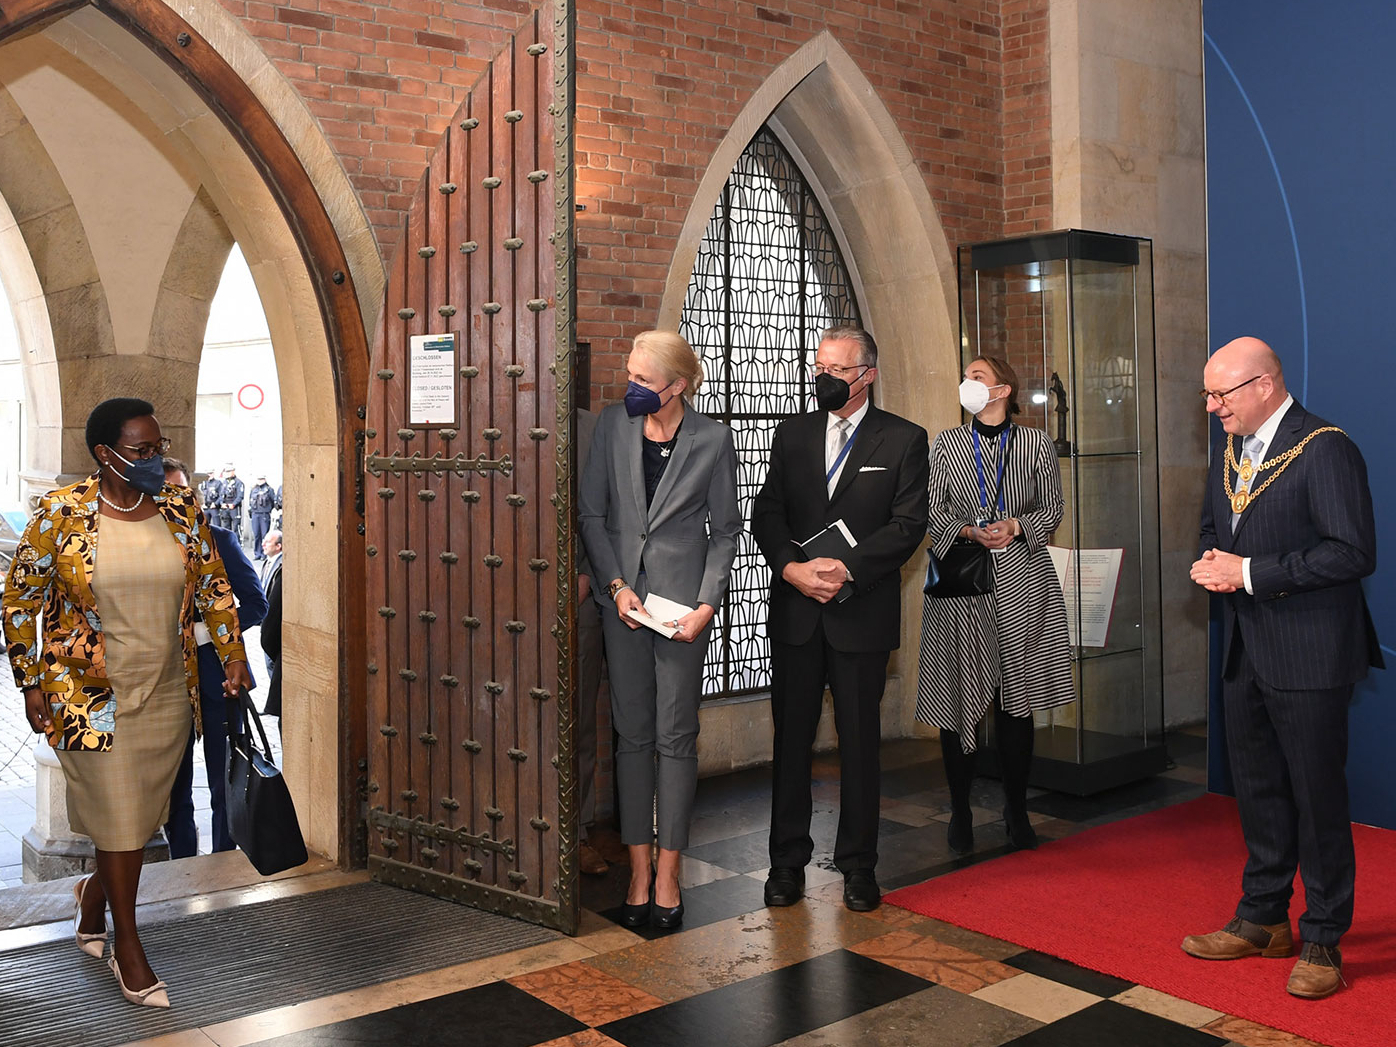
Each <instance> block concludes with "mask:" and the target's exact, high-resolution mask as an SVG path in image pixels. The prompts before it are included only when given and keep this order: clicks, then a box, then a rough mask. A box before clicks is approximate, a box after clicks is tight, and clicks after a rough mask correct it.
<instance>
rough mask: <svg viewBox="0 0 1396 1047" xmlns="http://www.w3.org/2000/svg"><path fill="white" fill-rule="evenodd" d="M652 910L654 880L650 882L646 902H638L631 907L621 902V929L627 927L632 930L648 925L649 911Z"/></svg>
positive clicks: (627, 903)
mask: <svg viewBox="0 0 1396 1047" xmlns="http://www.w3.org/2000/svg"><path fill="white" fill-rule="evenodd" d="M652 908H654V880H653V879H651V880H650V896H649V898H648V900H646V901H643V902H640V903H639V904H638V905H631V904H630V903H629V902H622V903H621V907H620V924H621V926H622V927H629V928H630V929H631V930H634V929H635V928H636V927H643V926H644V925H645V924H647V923H649V920H650V910H651V909H652Z"/></svg>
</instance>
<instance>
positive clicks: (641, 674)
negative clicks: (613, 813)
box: [579, 331, 742, 928]
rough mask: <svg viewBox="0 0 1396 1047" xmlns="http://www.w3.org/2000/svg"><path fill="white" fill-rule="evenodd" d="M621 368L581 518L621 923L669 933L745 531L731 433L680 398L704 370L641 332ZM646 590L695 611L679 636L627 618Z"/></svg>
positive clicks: (666, 340) (584, 488) (678, 903)
mask: <svg viewBox="0 0 1396 1047" xmlns="http://www.w3.org/2000/svg"><path fill="white" fill-rule="evenodd" d="M626 367H627V370H628V371H629V377H630V385H629V388H628V389H627V391H626V394H625V404H624V405H621V404H613V405H612V406H610V407H608V408H606V409H605V410H604V411H603V412H602V413H601V417H600V419H599V420H598V422H597V424H596V433H595V435H594V436H593V437H592V444H591V454H590V456H589V457H588V459H587V464H586V469H585V471H584V472H583V474H582V482H581V488H580V496H579V502H580V517H581V528H582V539H583V541H584V542H585V543H586V551H587V555H588V556H589V557H590V559H591V563H592V568H593V571H594V572H595V579H596V583H597V584H596V585H595V586H594V587H593V591H594V593H595V597H596V600H597V603H599V604H600V605H601V611H602V630H603V632H604V635H605V642H606V662H607V665H608V666H609V667H610V676H611V719H612V723H613V724H614V726H615V729H616V733H617V735H618V737H619V742H618V744H617V746H616V778H617V782H618V785H619V794H620V822H621V840H622V842H624V843H625V844H626V845H627V846H628V847H629V848H630V890H629V892H628V893H627V895H626V903H625V905H624V907H623V908H622V911H621V921H622V922H623V923H625V924H627V925H628V926H632V927H634V926H639V925H640V924H642V923H644V922H645V921H646V920H649V921H650V922H651V923H653V924H654V925H655V926H657V927H662V928H672V927H677V926H678V925H679V923H680V922H681V921H682V919H683V900H682V897H681V895H680V893H679V854H680V852H681V851H682V850H683V849H684V848H685V847H687V846H688V827H689V822H690V821H691V820H692V816H693V794H694V790H695V789H696V787H697V782H698V701H699V698H700V696H701V692H702V683H703V658H704V656H705V654H706V653H707V648H708V639H709V635H710V633H711V622H712V617H713V613H714V611H715V610H716V608H717V607H718V605H719V604H720V603H721V601H722V597H723V595H724V594H725V593H726V591H727V581H728V577H729V575H730V574H731V571H732V561H733V559H734V558H735V557H736V554H737V535H738V534H739V533H740V532H741V529H742V518H741V514H740V512H739V511H738V507H737V453H736V449H735V447H734V445H733V442H732V431H731V430H730V429H728V428H727V427H726V426H725V425H722V424H721V423H720V422H715V421H713V420H712V419H710V418H706V417H704V416H703V415H701V414H698V413H697V412H696V411H694V410H692V409H690V408H689V407H688V405H687V404H686V403H685V401H684V394H685V393H691V392H693V391H696V390H697V389H698V387H699V385H701V384H702V381H703V370H702V366H701V365H700V364H699V362H698V358H697V357H696V356H695V355H694V353H693V350H692V349H691V348H690V347H689V345H688V343H687V342H686V341H684V340H683V338H681V337H680V336H679V335H677V334H675V333H673V332H669V331H646V332H644V333H643V334H641V335H639V336H637V337H636V339H635V343H634V346H633V347H632V349H631V352H630V357H629V359H628V361H627V364H626ZM608 582H609V584H606V583H608ZM650 594H655V595H657V596H662V597H665V598H666V599H669V600H673V601H675V602H676V603H680V604H683V605H684V606H686V607H692V608H693V610H692V611H690V612H688V613H687V614H685V615H683V616H682V617H680V618H678V619H676V620H673V621H670V622H667V623H665V624H667V625H670V626H672V627H673V628H675V629H676V630H677V631H676V632H675V634H674V637H673V639H671V640H669V639H665V638H664V637H663V636H662V635H661V634H659V633H657V632H655V631H653V630H651V629H648V628H644V627H642V626H641V625H640V624H639V623H638V622H636V621H635V620H634V618H632V617H630V612H632V611H634V610H643V608H642V602H643V601H644V599H645V598H646V597H647V596H649V595H650ZM656 811H657V823H658V843H659V858H658V863H657V869H656V873H655V876H654V880H653V894H651V876H650V847H651V844H652V843H653V842H654V839H655V831H654V825H655V822H654V821H653V820H652V817H653V815H654V813H655V812H656Z"/></svg>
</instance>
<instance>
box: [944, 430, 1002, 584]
mask: <svg viewBox="0 0 1396 1047" xmlns="http://www.w3.org/2000/svg"><path fill="white" fill-rule="evenodd" d="M1013 436H1014V434H1013V432H1012V430H1009V433H1008V449H1009V450H1011V449H1012V447H1013ZM1007 453H1008V451H1007V450H1005V451H1004V455H1005V457H1006V456H1007ZM1002 493H1003V473H999V482H998V486H997V488H996V489H995V490H994V500H993V501H992V502H990V503H989V504H990V505H994V506H996V505H998V504H999V497H1000V495H1001V494H1002ZM989 555H990V554H989V550H988V549H985V548H984V547H983V546H982V545H980V544H979V543H978V542H976V541H972V540H971V539H969V538H956V539H955V541H954V543H953V544H952V545H951V546H950V548H949V549H947V550H946V551H945V555H944V556H941V557H937V556H936V554H935V550H934V549H927V550H926V556H927V560H928V562H927V564H926V581H925V584H923V585H922V586H921V591H922V592H923V593H925V594H926V595H927V596H935V597H941V598H944V597H951V596H980V595H982V594H984V593H987V592H990V591H991V590H992V589H993V588H994V575H993V570H992V569H991V568H990V566H989V563H990V561H989Z"/></svg>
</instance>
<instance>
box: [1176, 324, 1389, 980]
mask: <svg viewBox="0 0 1396 1047" xmlns="http://www.w3.org/2000/svg"><path fill="white" fill-rule="evenodd" d="M1202 382H1203V389H1202V398H1203V401H1204V402H1205V403H1206V405H1207V411H1208V412H1209V413H1210V414H1213V415H1215V416H1216V418H1217V421H1219V422H1220V423H1221V427H1222V429H1223V430H1225V432H1226V438H1225V440H1224V441H1223V442H1222V444H1221V446H1218V447H1215V448H1213V451H1212V465H1211V470H1210V472H1209V475H1208V478H1207V489H1206V493H1205V494H1204V496H1203V502H1202V526H1201V529H1200V541H1199V543H1198V559H1197V562H1196V563H1194V564H1193V565H1192V572H1191V575H1192V580H1193V581H1194V582H1195V583H1196V584H1198V585H1200V586H1202V588H1204V589H1206V590H1207V591H1208V592H1211V593H1216V594H1218V602H1219V603H1220V604H1221V612H1222V630H1223V631H1222V649H1221V663H1222V705H1223V707H1224V712H1225V720H1224V722H1225V727H1226V743H1227V752H1228V755H1229V757H1230V760H1231V778H1232V782H1233V784H1234V785H1235V786H1236V805H1237V808H1238V809H1239V811H1240V814H1241V835H1242V836H1243V837H1244V838H1245V841H1246V865H1245V868H1244V870H1243V871H1242V874H1241V899H1240V901H1239V902H1238V903H1237V905H1236V913H1235V916H1234V917H1233V918H1232V919H1231V920H1230V921H1229V922H1228V923H1227V924H1226V925H1225V926H1224V927H1222V928H1221V929H1220V930H1217V931H1212V932H1211V933H1210V934H1192V935H1188V936H1187V937H1186V938H1184V939H1183V951H1184V952H1185V953H1187V954H1188V955H1190V956H1196V957H1197V958H1198V959H1202V960H1235V959H1240V958H1242V957H1247V956H1255V955H1260V956H1269V957H1280V956H1289V955H1290V954H1291V952H1292V951H1293V949H1294V937H1293V932H1292V931H1291V930H1290V925H1289V904H1290V899H1291V898H1292V896H1293V894H1294V876H1295V871H1296V869H1297V870H1298V873H1299V876H1300V878H1301V879H1302V880H1303V882H1304V902H1305V909H1304V914H1303V915H1302V916H1300V917H1299V933H1300V937H1301V938H1302V940H1303V943H1304V945H1303V950H1302V951H1301V953H1300V956H1299V960H1298V961H1297V962H1296V963H1295V964H1294V967H1293V968H1292V969H1291V971H1290V975H1289V983H1288V985H1287V986H1286V989H1287V990H1288V991H1289V992H1290V994H1292V995H1294V996H1299V997H1302V998H1304V999H1318V998H1320V997H1324V996H1328V995H1329V994H1330V993H1334V992H1336V991H1337V990H1338V987H1339V986H1340V985H1342V983H1343V957H1342V953H1341V952H1339V949H1338V942H1339V941H1340V940H1341V939H1342V937H1343V935H1344V934H1345V933H1347V930H1348V928H1349V927H1350V926H1352V912H1353V893H1354V885H1355V878H1356V871H1357V868H1356V858H1355V856H1354V853H1353V845H1352V823H1351V821H1350V819H1349V815H1348V783H1347V776H1346V771H1345V765H1346V763H1347V753H1348V703H1349V701H1351V699H1352V689H1353V687H1354V686H1355V685H1356V683H1357V682H1358V681H1359V680H1361V679H1363V678H1365V677H1366V675H1367V670H1368V669H1369V668H1372V667H1381V666H1382V665H1383V664H1384V663H1383V659H1382V654H1381V646H1380V644H1379V643H1378V642H1377V635H1376V629H1375V628H1374V626H1373V624H1372V616H1371V614H1370V612H1369V611H1368V609H1367V598H1366V596H1365V595H1364V594H1363V592H1362V579H1363V578H1365V577H1367V576H1368V575H1369V574H1371V573H1372V572H1373V571H1374V570H1375V569H1376V565H1377V530H1376V522H1375V518H1374V514H1373V511H1372V492H1371V488H1370V486H1369V485H1368V482H1367V463H1366V462H1365V461H1364V460H1363V458H1362V452H1361V451H1359V450H1358V449H1357V445H1356V444H1354V443H1353V442H1352V440H1350V439H1349V438H1348V436H1347V434H1346V433H1344V432H1343V431H1342V430H1341V429H1338V428H1337V427H1336V426H1332V425H1330V424H1329V423H1327V422H1325V421H1324V420H1323V419H1322V418H1319V417H1317V416H1316V415H1312V414H1310V413H1309V412H1308V411H1306V410H1304V408H1303V407H1302V406H1301V405H1300V404H1299V403H1298V402H1297V401H1296V400H1295V399H1294V397H1292V396H1290V395H1289V392H1288V391H1287V390H1286V388H1285V378H1284V371H1283V370H1282V369H1281V367H1280V360H1279V357H1277V356H1276V355H1275V353H1274V350H1272V349H1271V348H1270V347H1269V346H1268V345H1266V344H1265V343H1264V342H1262V341H1261V340H1260V339H1259V338H1237V339H1236V340H1234V341H1231V342H1228V343H1227V344H1226V345H1224V346H1222V347H1221V348H1220V349H1218V350H1217V351H1216V352H1215V353H1214V354H1213V355H1212V358H1211V359H1210V360H1208V361H1207V366H1206V367H1204V368H1203V370H1202ZM1359 388H1360V387H1359V386H1353V389H1354V390H1358V389H1359ZM1364 406H1365V405H1364ZM1381 459H1382V461H1383V462H1384V463H1386V464H1384V465H1383V468H1385V469H1388V470H1389V469H1390V464H1389V460H1387V459H1386V456H1385V454H1384V453H1383V454H1381Z"/></svg>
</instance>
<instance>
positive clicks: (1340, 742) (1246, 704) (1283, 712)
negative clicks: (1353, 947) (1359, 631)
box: [1222, 635, 1356, 946]
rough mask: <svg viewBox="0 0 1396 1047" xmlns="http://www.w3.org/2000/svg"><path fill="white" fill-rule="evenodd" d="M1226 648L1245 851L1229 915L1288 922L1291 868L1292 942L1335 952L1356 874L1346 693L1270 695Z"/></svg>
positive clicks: (1225, 681) (1229, 734) (1229, 726)
mask: <svg viewBox="0 0 1396 1047" xmlns="http://www.w3.org/2000/svg"><path fill="white" fill-rule="evenodd" d="M1234 647H1235V648H1240V649H1239V650H1236V649H1233V651H1232V653H1231V657H1230V658H1229V659H1228V663H1229V664H1228V666H1227V672H1226V673H1225V674H1224V676H1223V677H1222V701H1223V703H1224V708H1225V716H1226V739H1227V745H1228V747H1229V749H1230V754H1231V775H1232V780H1233V782H1234V784H1235V787H1236V800H1237V805H1238V807H1239V809H1240V814H1241V832H1242V834H1243V835H1244V836H1245V839H1246V851H1247V858H1246V869H1245V872H1244V874H1243V875H1242V878H1241V892H1242V896H1241V901H1240V904H1238V905H1237V906H1236V915H1237V916H1239V917H1241V918H1242V919H1243V920H1250V921H1252V922H1253V923H1266V924H1273V923H1283V922H1285V921H1287V920H1288V919H1289V902H1290V896H1291V895H1292V894H1293V891H1294V871H1295V869H1296V867H1297V868H1298V870H1299V873H1300V875H1301V876H1302V878H1303V881H1304V894H1305V897H1306V899H1307V902H1308V909H1307V910H1306V911H1305V912H1304V914H1303V915H1302V916H1301V917H1299V934H1300V937H1301V938H1302V939H1303V940H1304V941H1306V942H1314V943H1315V944H1318V945H1325V946H1335V945H1337V944H1338V940H1339V939H1340V938H1341V937H1342V936H1343V934H1344V932H1346V931H1347V929H1348V928H1349V927H1350V926H1352V897H1353V880H1354V877H1355V874H1356V862H1355V860H1354V857H1353V849H1352V823H1351V821H1350V820H1349V816H1348V787H1347V775H1346V771H1345V769H1344V768H1345V765H1346V763H1347V752H1348V702H1349V700H1350V699H1351V697H1352V687H1351V685H1348V686H1346V687H1335V688H1331V689H1329V690H1322V691H1280V690H1275V689H1274V688H1271V687H1267V686H1266V685H1265V684H1263V683H1261V681H1260V680H1259V679H1257V678H1256V675H1255V669H1254V667H1253V666H1252V664H1251V660H1250V656H1249V653H1248V652H1247V651H1246V650H1245V649H1244V648H1243V647H1242V645H1241V638H1240V636H1239V635H1238V636H1236V638H1235V640H1234Z"/></svg>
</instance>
